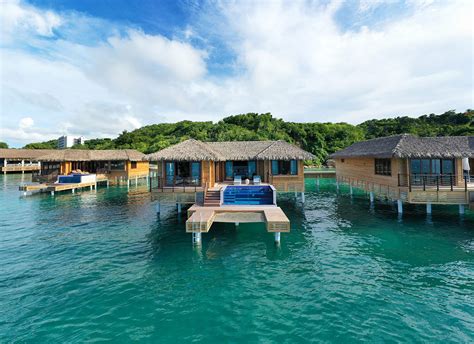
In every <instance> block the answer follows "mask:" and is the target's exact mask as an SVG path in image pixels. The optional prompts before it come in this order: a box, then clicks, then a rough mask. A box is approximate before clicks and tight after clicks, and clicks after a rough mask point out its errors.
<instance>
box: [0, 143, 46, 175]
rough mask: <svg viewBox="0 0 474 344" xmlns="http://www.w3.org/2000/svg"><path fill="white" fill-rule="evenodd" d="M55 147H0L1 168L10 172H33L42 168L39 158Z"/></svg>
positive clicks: (2, 170) (4, 171)
mask: <svg viewBox="0 0 474 344" xmlns="http://www.w3.org/2000/svg"><path fill="white" fill-rule="evenodd" d="M54 151H55V150H53V149H15V148H4V149H0V170H1V172H3V173H9V172H22V173H23V172H33V171H38V170H39V169H40V164H39V163H38V158H39V157H40V156H42V155H45V154H49V153H51V152H54Z"/></svg>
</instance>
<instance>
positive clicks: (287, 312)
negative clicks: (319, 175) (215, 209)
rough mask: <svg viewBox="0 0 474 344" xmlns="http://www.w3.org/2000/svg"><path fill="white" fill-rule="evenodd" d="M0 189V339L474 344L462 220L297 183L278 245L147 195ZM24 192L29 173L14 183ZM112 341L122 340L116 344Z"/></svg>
mask: <svg viewBox="0 0 474 344" xmlns="http://www.w3.org/2000/svg"><path fill="white" fill-rule="evenodd" d="M0 178H1V182H0V189H1V190H0V205H1V207H0V218H1V219H2V221H1V223H0V243H1V244H0V261H1V262H2V265H1V269H0V306H1V307H2V312H0V341H1V342H15V341H19V342H23V341H27V342H71V341H73V342H83V341H90V340H91V339H95V340H104V341H105V340H121V341H127V342H128V341H131V340H133V341H146V342H156V341H159V342H170V343H175V342H181V341H205V342H216V343H221V342H228V341H229V338H232V341H233V342H243V343H247V342H306V341H308V340H311V339H313V338H314V339H315V340H316V339H318V340H320V341H326V342H341V341H343V342H347V341H362V340H364V341H372V342H385V341H403V342H408V341H410V342H411V341H419V342H420V341H421V342H472V340H473V339H474V333H473V328H474V326H473V325H474V282H473V281H474V216H473V214H472V213H471V212H467V213H466V214H465V215H464V216H459V214H458V213H457V208H456V207H441V206H433V213H432V215H430V216H427V215H426V212H425V208H424V207H422V206H406V207H405V209H404V214H403V216H402V217H401V218H400V217H399V216H398V215H397V212H396V206H395V205H394V204H392V203H390V202H385V201H380V200H376V201H375V204H373V205H370V202H369V199H368V196H367V195H366V194H365V193H363V192H360V191H358V190H356V189H354V194H353V196H352V197H351V196H350V195H349V189H348V188H347V187H346V186H344V185H340V190H339V192H337V191H336V186H335V185H334V183H333V181H332V180H322V181H321V184H320V185H319V186H317V185H316V183H315V180H314V179H309V180H307V193H306V202H305V204H304V205H303V204H302V203H301V198H298V200H296V201H295V196H294V194H287V195H280V196H279V199H278V202H279V205H280V206H281V207H282V208H283V210H284V211H285V213H286V214H287V215H288V217H289V218H290V221H291V233H283V234H282V241H281V245H280V246H275V244H274V238H273V234H271V233H267V232H266V231H265V227H264V226H263V225H262V224H240V225H239V226H238V227H235V226H234V225H233V224H215V225H214V226H213V227H212V229H211V231H210V232H209V233H206V234H203V244H202V247H194V248H193V247H192V244H191V236H190V235H189V234H186V233H185V230H184V223H185V217H184V216H185V215H184V214H185V211H183V213H182V215H181V216H178V215H177V212H176V207H175V206H174V205H165V206H162V212H161V216H160V217H157V216H156V214H155V211H154V206H153V204H152V203H151V202H150V196H149V194H148V193H147V192H146V186H145V187H140V186H139V187H138V188H135V187H134V186H131V187H130V189H129V190H128V192H127V188H126V187H111V188H109V189H106V188H99V189H98V190H97V191H93V192H90V191H89V190H87V191H85V190H84V191H82V192H77V193H76V194H74V195H72V194H70V193H64V194H59V195H56V196H55V197H51V196H49V195H46V194H44V195H35V196H32V197H26V198H22V197H20V193H19V192H18V191H17V190H18V189H17V186H18V184H19V183H20V182H21V180H22V176H21V175H7V176H6V177H3V176H1V177H0ZM23 178H24V181H28V180H27V179H28V175H25V176H23ZM119 338H120V339H119Z"/></svg>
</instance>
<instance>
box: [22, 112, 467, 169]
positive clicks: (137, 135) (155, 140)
mask: <svg viewBox="0 0 474 344" xmlns="http://www.w3.org/2000/svg"><path fill="white" fill-rule="evenodd" d="M473 121H474V111H472V110H467V111H466V112H464V113H456V112H454V111H448V112H446V113H444V114H442V115H434V114H431V115H424V116H421V117H418V118H412V117H397V118H389V119H380V120H369V121H366V122H363V123H361V124H359V125H351V124H347V123H293V122H285V121H283V120H282V119H278V118H273V117H272V115H271V114H269V113H266V114H256V113H248V114H244V115H237V116H230V117H226V118H224V119H223V120H221V121H219V122H217V123H213V122H191V121H181V122H178V123H161V124H153V125H148V126H145V127H142V128H140V129H136V130H134V131H131V132H128V131H124V132H122V133H121V134H120V135H119V136H118V137H117V138H116V139H93V140H87V141H86V142H85V144H84V145H77V146H74V147H73V148H74V149H114V148H132V149H137V150H139V151H141V152H144V153H151V152H155V151H157V150H160V149H163V148H165V147H168V146H170V145H172V144H175V143H178V142H180V141H183V140H186V139H188V138H194V139H197V140H202V141H236V140H285V141H288V142H291V143H295V144H297V145H299V146H300V147H302V148H303V149H306V150H307V151H309V152H312V153H313V154H315V155H316V159H315V161H314V163H316V164H320V163H322V162H324V161H325V160H326V159H327V157H328V155H329V154H331V153H333V152H335V151H337V150H339V149H342V148H344V147H347V146H349V145H351V144H352V143H354V142H356V141H361V140H364V139H369V138H375V137H382V136H388V135H395V134H402V133H411V134H416V135H419V136H452V135H474V125H473ZM55 146H56V141H48V142H44V143H32V144H29V145H27V146H26V148H56V147H55Z"/></svg>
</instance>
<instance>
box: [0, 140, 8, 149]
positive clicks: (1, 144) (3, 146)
mask: <svg viewBox="0 0 474 344" xmlns="http://www.w3.org/2000/svg"><path fill="white" fill-rule="evenodd" d="M0 148H8V145H7V143H6V142H2V141H0Z"/></svg>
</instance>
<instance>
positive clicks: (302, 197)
mask: <svg viewBox="0 0 474 344" xmlns="http://www.w3.org/2000/svg"><path fill="white" fill-rule="evenodd" d="M301 202H302V203H304V192H302V193H301Z"/></svg>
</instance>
